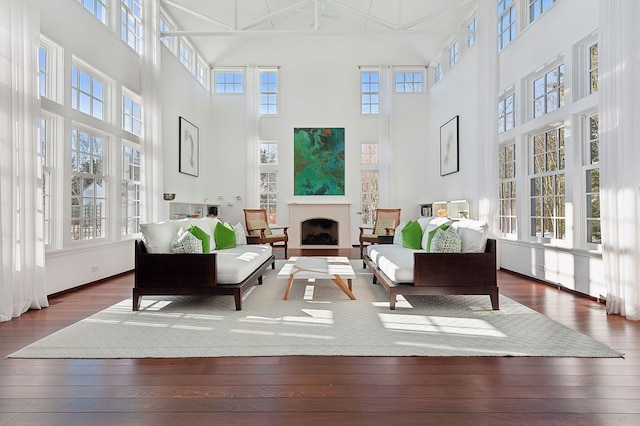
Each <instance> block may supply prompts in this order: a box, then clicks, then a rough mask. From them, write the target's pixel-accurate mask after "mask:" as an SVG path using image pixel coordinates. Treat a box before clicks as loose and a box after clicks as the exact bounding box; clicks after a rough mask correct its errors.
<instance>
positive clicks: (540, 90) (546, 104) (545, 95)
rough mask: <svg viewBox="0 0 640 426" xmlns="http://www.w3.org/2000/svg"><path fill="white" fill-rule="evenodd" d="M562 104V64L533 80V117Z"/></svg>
mask: <svg viewBox="0 0 640 426" xmlns="http://www.w3.org/2000/svg"><path fill="white" fill-rule="evenodd" d="M562 106H564V64H561V65H558V66H557V67H555V68H553V69H552V70H549V71H547V72H546V73H545V74H543V75H542V76H540V77H538V78H537V79H535V80H534V81H533V118H537V117H541V116H542V115H544V114H547V113H549V112H551V111H555V110H556V109H558V108H560V107H562Z"/></svg>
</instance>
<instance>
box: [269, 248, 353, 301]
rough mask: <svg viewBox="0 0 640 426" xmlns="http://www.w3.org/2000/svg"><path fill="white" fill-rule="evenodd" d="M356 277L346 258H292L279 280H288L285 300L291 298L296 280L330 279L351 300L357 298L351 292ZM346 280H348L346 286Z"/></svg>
mask: <svg viewBox="0 0 640 426" xmlns="http://www.w3.org/2000/svg"><path fill="white" fill-rule="evenodd" d="M355 277H356V274H355V272H354V271H353V268H352V267H351V263H350V262H349V259H348V258H346V257H336V256H334V257H290V258H289V260H287V262H286V263H285V264H284V266H283V267H282V269H281V270H280V272H278V278H280V279H288V280H289V282H288V283H287V290H286V291H285V293H284V300H287V298H288V297H289V290H291V286H292V285H293V280H296V279H307V280H313V279H330V280H331V281H333V282H334V283H336V285H337V286H338V287H339V288H340V290H342V291H343V292H344V294H346V295H347V296H349V298H350V299H351V300H356V297H355V296H354V295H353V293H352V292H351V289H352V280H353V279H354V278H355ZM344 279H346V280H347V284H345V282H344Z"/></svg>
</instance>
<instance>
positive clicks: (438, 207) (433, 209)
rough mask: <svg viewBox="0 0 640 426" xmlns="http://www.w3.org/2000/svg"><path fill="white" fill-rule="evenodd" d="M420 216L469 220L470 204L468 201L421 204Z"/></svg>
mask: <svg viewBox="0 0 640 426" xmlns="http://www.w3.org/2000/svg"><path fill="white" fill-rule="evenodd" d="M420 216H443V217H448V218H450V219H462V218H468V217H469V202H468V201H467V200H455V201H435V202H433V203H427V204H420Z"/></svg>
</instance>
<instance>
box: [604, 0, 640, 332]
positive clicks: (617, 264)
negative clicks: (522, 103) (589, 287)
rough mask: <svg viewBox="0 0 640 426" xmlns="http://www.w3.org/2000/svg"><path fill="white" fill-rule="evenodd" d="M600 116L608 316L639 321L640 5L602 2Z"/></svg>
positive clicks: (624, 1) (621, 0) (615, 0)
mask: <svg viewBox="0 0 640 426" xmlns="http://www.w3.org/2000/svg"><path fill="white" fill-rule="evenodd" d="M599 16H600V18H599V19H600V26H599V27H600V28H599V40H598V51H599V95H598V96H599V97H600V98H599V104H600V107H599V116H600V117H599V118H600V196H601V205H600V210H601V221H602V252H603V261H604V267H605V280H606V283H607V290H608V293H607V313H610V314H620V315H623V316H626V317H627V318H629V319H634V320H639V319H640V226H639V220H640V219H639V213H640V205H639V199H638V194H639V190H640V167H639V166H638V161H639V160H640V142H639V140H638V138H639V137H640V49H639V48H638V46H640V26H639V25H638V18H640V1H637V0H600V15H599Z"/></svg>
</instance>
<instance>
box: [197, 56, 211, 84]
mask: <svg viewBox="0 0 640 426" xmlns="http://www.w3.org/2000/svg"><path fill="white" fill-rule="evenodd" d="M196 79H197V80H198V83H200V84H201V85H202V86H204V87H205V88H208V87H209V66H208V65H207V64H206V63H205V62H204V60H203V59H202V58H200V56H198V61H197V62H196Z"/></svg>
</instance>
